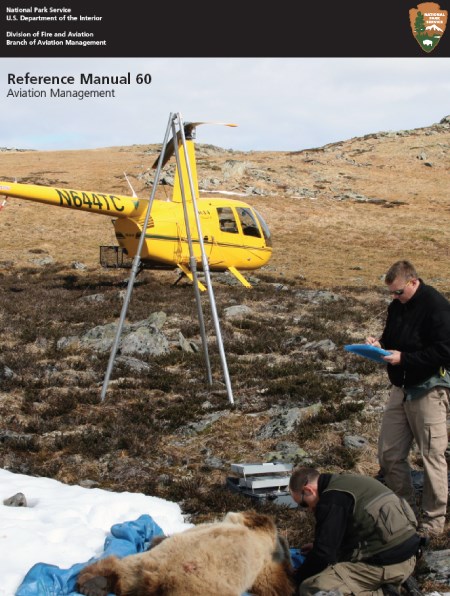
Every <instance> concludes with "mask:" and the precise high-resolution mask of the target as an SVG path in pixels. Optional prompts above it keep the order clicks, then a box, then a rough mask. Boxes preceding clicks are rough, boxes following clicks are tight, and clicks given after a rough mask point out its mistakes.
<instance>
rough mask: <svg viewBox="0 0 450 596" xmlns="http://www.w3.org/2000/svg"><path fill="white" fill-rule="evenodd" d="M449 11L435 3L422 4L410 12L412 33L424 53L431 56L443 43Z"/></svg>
mask: <svg viewBox="0 0 450 596" xmlns="http://www.w3.org/2000/svg"><path fill="white" fill-rule="evenodd" d="M447 15H448V13H447V11H446V10H441V8H440V6H439V4H436V3H435V2H422V3H421V4H418V5H417V8H411V10H410V11H409V22H410V23H411V29H412V33H413V35H414V37H415V39H416V40H417V43H418V44H419V45H420V47H421V48H422V50H424V52H427V54H429V53H430V52H432V51H433V50H434V48H435V47H436V46H437V45H438V43H439V42H440V41H441V37H442V36H443V35H444V31H445V27H446V26H447Z"/></svg>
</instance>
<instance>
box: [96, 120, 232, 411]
mask: <svg viewBox="0 0 450 596" xmlns="http://www.w3.org/2000/svg"><path fill="white" fill-rule="evenodd" d="M177 126H178V132H177ZM188 130H189V134H192V133H193V130H194V129H193V128H192V127H188ZM170 131H172V139H173V143H174V152H175V158H176V162H177V168H178V172H179V176H180V189H181V198H182V203H183V214H184V222H185V227H186V236H187V241H188V247H189V263H190V270H191V273H192V276H193V282H194V292H195V300H196V303H197V311H198V320H199V325H200V334H201V338H202V346H203V353H204V357H205V365H206V371H207V379H208V383H209V385H210V386H211V385H212V374H211V363H210V360H209V352H208V342H207V337H206V330H205V323H204V317H203V309H202V304H201V297H200V290H199V284H198V277H197V259H196V257H195V254H194V249H193V242H192V234H191V229H190V223H189V217H188V208H187V199H186V192H185V185H184V182H185V181H184V180H183V175H182V167H181V161H180V152H179V145H178V142H177V139H180V140H181V143H182V145H183V150H184V156H185V163H186V172H187V177H188V183H189V188H190V192H191V197H192V207H193V211H194V215H195V226H196V228H197V234H198V242H199V246H200V251H201V260H202V269H203V273H204V275H205V282H206V286H207V290H208V296H209V301H210V306H211V314H212V318H213V322H214V329H215V333H216V338H217V344H218V348H219V353H220V359H221V362H222V368H223V374H224V380H225V385H226V388H227V394H228V400H229V401H230V403H231V404H234V399H233V392H232V389H231V382H230V377H229V373H228V365H227V361H226V356H225V350H224V347H223V341H222V333H221V329H220V324H219V318H218V315H217V309H216V303H215V298H214V290H213V287H212V284H211V276H210V270H209V263H208V258H207V256H206V252H205V246H204V243H203V234H202V230H201V225H200V218H199V214H198V209H197V199H196V196H195V190H194V184H193V180H192V172H191V168H190V164H189V159H188V152H187V147H186V136H185V125H184V124H183V121H182V118H181V115H180V113H175V114H174V113H171V114H170V116H169V121H168V123H167V128H166V133H165V136H164V141H163V146H162V149H161V153H160V156H159V159H158V165H157V168H156V173H155V179H154V182H153V188H152V192H151V196H150V199H149V203H148V207H147V212H146V215H145V219H144V224H143V227H142V233H141V236H140V238H139V243H138V247H137V251H136V255H135V257H134V259H133V265H132V268H131V274H130V277H129V280H128V286H127V292H126V295H125V298H124V301H123V305H122V311H121V313H120V319H119V323H118V325H117V331H116V335H115V338H114V342H113V345H112V348H111V353H110V357H109V362H108V367H107V370H106V374H105V378H104V381H103V387H102V391H101V399H102V401H103V400H104V399H105V396H106V391H107V389H108V384H109V380H110V377H111V373H112V370H113V366H114V360H115V357H116V354H117V350H118V347H119V343H120V336H121V334H122V329H123V325H124V322H125V317H126V314H127V310H128V305H129V302H130V299H131V294H132V292H133V286H134V282H135V279H136V276H137V274H138V272H139V270H140V265H141V253H142V247H143V245H144V241H145V234H146V231H147V227H148V222H149V220H150V213H151V210H152V206H153V201H154V199H155V194H156V189H157V186H158V183H159V179H160V176H161V169H162V165H163V160H164V154H165V152H166V148H167V144H168V138H169V133H170Z"/></svg>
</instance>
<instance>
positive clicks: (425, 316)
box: [380, 280, 450, 387]
mask: <svg viewBox="0 0 450 596" xmlns="http://www.w3.org/2000/svg"><path fill="white" fill-rule="evenodd" d="M380 343H381V346H382V347H383V348H385V349H386V350H398V351H399V352H401V353H402V356H401V362H400V364H398V365H395V366H393V365H391V364H388V367H387V372H388V375H389V380H390V381H391V383H392V384H393V385H396V386H397V387H411V386H413V385H418V384H419V383H422V382H423V381H425V380H426V379H429V378H430V377H431V376H433V375H434V374H436V373H438V372H439V368H440V367H441V366H443V367H445V368H447V369H450V302H449V301H448V300H447V299H446V298H444V296H442V294H440V293H439V292H438V291H437V290H436V289H435V288H433V287H431V286H427V285H426V284H424V283H423V281H422V280H420V285H419V287H418V288H417V290H416V292H415V294H414V295H413V296H412V298H410V299H409V300H408V302H406V304H402V303H401V302H400V301H399V300H393V301H392V302H391V303H390V305H389V307H388V312H387V319H386V325H385V328H384V331H383V334H382V336H381V338H380Z"/></svg>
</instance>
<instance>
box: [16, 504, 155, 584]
mask: <svg viewBox="0 0 450 596" xmlns="http://www.w3.org/2000/svg"><path fill="white" fill-rule="evenodd" d="M163 534H164V532H163V531H162V530H161V528H160V527H159V526H158V524H157V523H155V522H154V521H153V519H152V518H151V517H150V516H149V515H141V516H140V517H139V518H138V519H137V520H135V521H128V522H124V523H122V524H115V525H114V526H112V528H111V535H109V536H107V537H106V539H105V545H104V552H103V554H102V555H101V557H97V558H95V557H94V558H92V559H90V560H89V561H86V562H84V563H76V564H75V565H72V567H70V568H69V569H60V568H59V567H56V565H49V564H46V563H36V565H33V567H32V568H31V569H30V571H29V572H28V573H27V574H26V576H25V579H24V580H23V582H22V583H21V585H20V586H19V589H18V590H17V592H16V595H15V596H69V595H70V596H76V595H78V594H79V592H76V591H75V585H76V580H77V576H78V574H79V573H80V571H81V569H83V567H85V566H86V565H88V564H89V563H93V562H94V561H96V560H98V559H99V558H103V557H107V556H109V555H116V556H117V557H126V556H127V555H133V554H136V553H141V552H143V551H146V550H148V547H149V545H150V543H151V541H152V539H153V537H154V536H161V535H163Z"/></svg>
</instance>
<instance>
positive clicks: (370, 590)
mask: <svg viewBox="0 0 450 596" xmlns="http://www.w3.org/2000/svg"><path fill="white" fill-rule="evenodd" d="M415 564H416V557H415V556H414V557H411V558H410V559H408V560H407V561H403V563H397V564H396V565H386V566H385V567H383V566H378V565H368V564H367V563H362V562H360V563H336V564H335V565H330V566H329V567H327V568H326V569H324V570H323V571H321V572H320V573H318V574H317V575H313V576H312V577H308V579H305V581H303V582H302V583H301V584H300V588H299V592H298V593H299V594H300V596H312V594H316V593H317V592H319V591H321V590H322V591H324V592H331V591H333V592H340V593H341V594H343V595H344V596H346V595H349V594H354V595H355V596H359V595H361V596H363V595H365V596H369V595H376V596H381V595H382V594H383V592H382V590H381V586H382V584H394V585H395V586H397V587H400V585H401V584H402V583H403V582H404V581H405V580H407V579H408V577H409V576H410V575H411V574H412V572H413V571H414V566H415Z"/></svg>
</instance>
